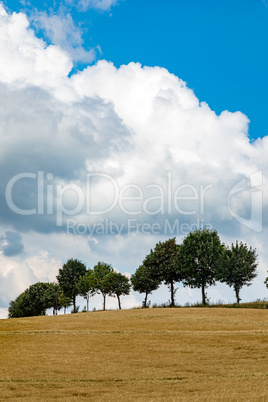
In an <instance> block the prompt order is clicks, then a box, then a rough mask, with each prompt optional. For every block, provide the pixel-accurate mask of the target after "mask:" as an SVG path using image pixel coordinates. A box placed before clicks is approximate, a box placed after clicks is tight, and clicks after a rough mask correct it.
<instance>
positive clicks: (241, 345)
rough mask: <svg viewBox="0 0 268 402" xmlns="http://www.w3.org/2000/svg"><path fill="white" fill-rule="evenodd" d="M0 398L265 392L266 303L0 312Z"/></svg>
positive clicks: (265, 396) (230, 396) (225, 396)
mask: <svg viewBox="0 0 268 402" xmlns="http://www.w3.org/2000/svg"><path fill="white" fill-rule="evenodd" d="M0 342H1V352H0V367H1V376H0V400H3V401H8V400H10V401H15V400H22V399H24V400H25V401H36V400H41V401H53V400H58V401H80V400H87V401H228V402H229V401H243V402H245V401H268V312H267V310H249V309H224V308H218V309H208V308H203V309H200V308H191V309H184V308H181V309H167V308H165V309H145V310H139V309H136V310H135V309H134V310H122V311H107V312H91V313H80V314H72V315H66V316H58V317H52V316H50V317H32V318H21V319H10V320H1V321H0Z"/></svg>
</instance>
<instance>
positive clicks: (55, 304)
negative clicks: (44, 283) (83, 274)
mask: <svg viewBox="0 0 268 402" xmlns="http://www.w3.org/2000/svg"><path fill="white" fill-rule="evenodd" d="M61 292H62V291H61V288H60V285H58V284H57V283H48V287H47V290H46V291H45V294H44V298H45V301H46V305H47V308H53V315H57V312H58V310H60V309H61V307H62V306H61V304H60V295H61Z"/></svg>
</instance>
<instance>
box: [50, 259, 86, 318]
mask: <svg viewBox="0 0 268 402" xmlns="http://www.w3.org/2000/svg"><path fill="white" fill-rule="evenodd" d="M85 273H86V266H85V264H83V263H82V262H81V261H78V260H74V259H73V258H71V259H70V260H68V261H67V262H66V264H64V265H63V267H62V268H60V269H59V274H58V275H57V280H58V282H59V285H60V287H61V289H62V291H63V293H64V294H65V296H67V297H70V298H71V299H72V301H73V309H74V311H76V305H75V302H76V296H77V295H78V293H79V292H78V289H77V283H78V281H79V279H80V277H81V276H83V275H84V274H85Z"/></svg>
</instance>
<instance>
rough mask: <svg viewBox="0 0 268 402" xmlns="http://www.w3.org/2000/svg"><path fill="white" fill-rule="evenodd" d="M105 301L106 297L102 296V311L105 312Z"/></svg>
mask: <svg viewBox="0 0 268 402" xmlns="http://www.w3.org/2000/svg"><path fill="white" fill-rule="evenodd" d="M105 299H106V295H103V311H105Z"/></svg>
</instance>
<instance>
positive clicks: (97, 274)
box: [93, 262, 114, 310]
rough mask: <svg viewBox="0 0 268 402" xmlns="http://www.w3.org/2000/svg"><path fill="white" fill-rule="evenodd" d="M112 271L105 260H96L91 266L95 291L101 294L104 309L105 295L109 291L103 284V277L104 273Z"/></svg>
mask: <svg viewBox="0 0 268 402" xmlns="http://www.w3.org/2000/svg"><path fill="white" fill-rule="evenodd" d="M113 271H114V270H113V268H112V266H111V265H110V264H106V263H105V262H98V263H97V264H96V265H95V266H94V268H93V275H94V280H95V287H96V291H97V293H101V294H102V296H103V310H105V307H106V295H107V294H108V293H109V292H107V289H106V287H105V286H104V279H105V277H106V275H108V274H109V273H110V272H113Z"/></svg>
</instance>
